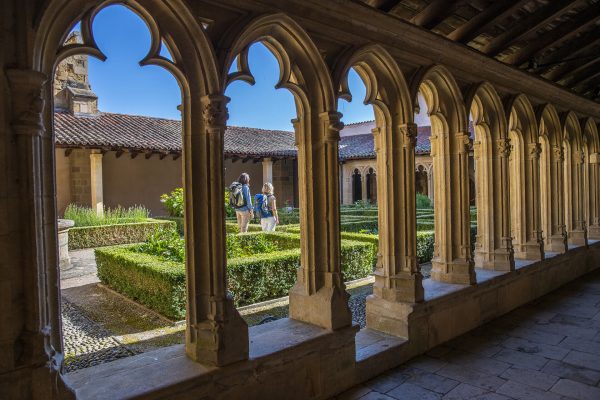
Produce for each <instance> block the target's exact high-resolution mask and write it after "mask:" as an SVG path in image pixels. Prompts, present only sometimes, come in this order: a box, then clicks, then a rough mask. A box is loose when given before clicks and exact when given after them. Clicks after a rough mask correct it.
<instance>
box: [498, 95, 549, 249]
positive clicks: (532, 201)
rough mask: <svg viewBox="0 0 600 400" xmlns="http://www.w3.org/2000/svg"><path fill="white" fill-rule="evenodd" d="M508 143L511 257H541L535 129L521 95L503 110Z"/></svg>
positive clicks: (532, 113)
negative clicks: (506, 122) (506, 121)
mask: <svg viewBox="0 0 600 400" xmlns="http://www.w3.org/2000/svg"><path fill="white" fill-rule="evenodd" d="M505 109H506V111H507V115H508V135H509V139H510V143H511V148H512V149H511V153H510V160H509V170H510V174H509V180H510V185H509V186H510V210H511V231H512V236H513V238H514V239H513V247H514V249H515V258H522V259H526V260H541V259H543V258H544V241H543V239H542V228H541V213H540V207H539V204H540V151H541V149H540V144H539V141H538V135H539V130H538V126H537V121H536V116H535V112H534V110H533V107H532V105H531V102H530V101H529V99H528V98H527V96H525V95H524V94H519V95H517V96H514V97H511V98H510V99H509V100H508V101H507V104H506V107H505Z"/></svg>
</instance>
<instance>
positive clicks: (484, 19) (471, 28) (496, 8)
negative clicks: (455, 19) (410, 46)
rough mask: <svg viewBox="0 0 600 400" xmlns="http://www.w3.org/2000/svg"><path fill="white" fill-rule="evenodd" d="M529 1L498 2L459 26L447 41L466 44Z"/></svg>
mask: <svg viewBox="0 0 600 400" xmlns="http://www.w3.org/2000/svg"><path fill="white" fill-rule="evenodd" d="M529 1H531V0H498V1H494V2H493V3H492V4H491V5H490V6H489V7H486V8H485V9H483V10H482V11H481V12H480V13H479V14H477V15H476V16H475V17H473V18H471V19H470V20H469V21H467V22H466V23H464V24H463V25H461V26H459V27H458V28H457V29H455V30H454V31H452V32H451V33H450V34H449V35H448V39H452V40H454V41H456V42H461V43H468V42H470V41H471V40H473V39H475V38H476V37H477V36H479V35H480V34H481V32H483V30H484V29H485V28H486V27H488V26H490V25H492V24H493V23H494V22H496V21H501V20H503V19H504V18H506V17H507V16H509V15H511V14H512V13H514V12H515V11H516V10H517V9H519V8H521V7H522V6H523V5H524V4H525V3H528V2H529Z"/></svg>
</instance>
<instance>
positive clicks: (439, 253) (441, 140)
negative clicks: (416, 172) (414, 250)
mask: <svg viewBox="0 0 600 400" xmlns="http://www.w3.org/2000/svg"><path fill="white" fill-rule="evenodd" d="M470 147H471V140H470V138H469V134H468V132H455V133H450V132H443V133H441V134H439V135H435V134H432V136H431V156H432V158H433V168H434V169H435V171H436V175H435V189H434V190H435V193H436V196H435V213H434V218H435V245H434V254H433V259H432V260H431V264H432V271H431V278H432V279H434V280H437V281H441V282H447V283H458V284H466V285H472V284H475V283H476V279H475V270H474V264H473V257H472V255H471V244H470V243H471V238H470V236H471V231H470V227H471V221H470V214H469V150H470ZM448 188H452V190H448Z"/></svg>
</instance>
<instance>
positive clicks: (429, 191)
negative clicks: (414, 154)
mask: <svg viewBox="0 0 600 400" xmlns="http://www.w3.org/2000/svg"><path fill="white" fill-rule="evenodd" d="M434 186H435V185H434V184H433V165H431V164H429V165H428V166H427V196H428V197H429V200H431V202H432V203H433V201H434V194H433V188H434Z"/></svg>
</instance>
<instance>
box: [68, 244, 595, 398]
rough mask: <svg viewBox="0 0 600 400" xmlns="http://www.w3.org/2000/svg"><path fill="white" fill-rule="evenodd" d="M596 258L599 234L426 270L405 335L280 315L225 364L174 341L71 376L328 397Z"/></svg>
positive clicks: (172, 388)
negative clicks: (533, 255)
mask: <svg viewBox="0 0 600 400" xmlns="http://www.w3.org/2000/svg"><path fill="white" fill-rule="evenodd" d="M599 265H600V243H598V242H595V243H593V244H591V245H590V246H589V247H579V248H574V249H571V250H569V251H568V252H567V254H562V255H555V256H552V257H550V258H548V259H546V260H544V261H538V262H531V263H521V262H520V263H519V267H518V269H517V270H516V271H514V272H508V273H500V272H494V271H485V270H480V269H478V270H477V274H478V282H479V284H478V285H476V286H462V285H448V284H443V283H437V282H432V281H431V280H425V281H424V282H425V283H424V286H425V290H426V301H425V302H424V303H422V304H417V305H404V312H405V314H404V316H406V320H407V321H408V334H409V338H408V339H407V338H400V337H394V336H391V335H388V334H385V333H381V332H377V331H373V330H371V329H363V330H361V331H360V332H357V331H356V328H355V327H350V328H346V329H342V330H340V331H334V332H332V331H327V330H325V329H321V328H318V327H315V326H312V325H309V324H304V323H301V322H297V321H293V320H289V319H282V320H278V321H275V322H272V323H269V324H264V325H260V326H257V327H253V328H250V331H249V335H250V358H249V360H246V361H243V362H238V363H236V364H233V365H230V366H227V367H223V368H214V367H206V366H203V365H200V364H197V363H194V362H193V361H191V360H190V359H189V358H187V357H186V356H185V351H184V347H183V346H174V347H169V348H164V349H161V350H157V351H154V352H151V353H146V354H140V355H138V356H134V357H130V358H128V359H124V360H119V361H115V362H112V363H108V364H104V365H102V366H99V367H92V368H88V369H85V370H81V371H79V372H77V373H73V374H69V375H68V376H67V377H66V380H67V381H68V382H69V384H71V385H72V386H73V387H74V388H75V389H76V391H77V395H78V397H81V398H107V399H108V398H124V397H127V398H141V397H143V398H202V397H203V396H206V397H207V398H208V397H211V398H216V399H232V400H233V399H239V398H245V399H277V398H285V399H327V398H330V397H331V396H333V395H336V394H337V393H340V392H342V391H344V390H345V389H348V388H350V387H352V386H353V385H356V384H358V383H361V382H363V381H366V380H368V379H370V378H372V377H374V376H376V375H378V374H381V373H382V372H384V371H386V370H388V369H390V368H393V367H395V366H397V365H399V364H402V363H403V362H406V361H407V360H409V359H410V358H412V357H414V356H416V355H418V354H421V353H424V352H426V351H427V350H429V349H431V348H432V347H435V346H437V345H439V344H441V343H443V342H445V341H448V340H450V339H452V338H454V337H457V336H459V335H461V334H463V333H465V332H467V331H469V330H472V329H474V328H476V327H478V326H480V325H482V324H484V323H486V322H489V321H491V320H493V319H494V318H497V317H499V316H501V315H503V314H505V313H507V312H509V311H511V310H513V309H515V308H517V307H519V306H521V305H523V304H526V303H528V302H530V301H532V300H534V299H536V298H538V297H540V296H542V295H544V294H547V293H549V292H551V291H552V290H554V289H556V288H558V287H560V286H562V285H564V284H566V283H568V282H570V281H572V280H573V279H576V278H577V277H579V276H581V275H584V274H586V273H588V272H591V271H593V270H595V269H597V268H598V266H599ZM399 316H400V314H399ZM215 394H217V395H216V396H215Z"/></svg>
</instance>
